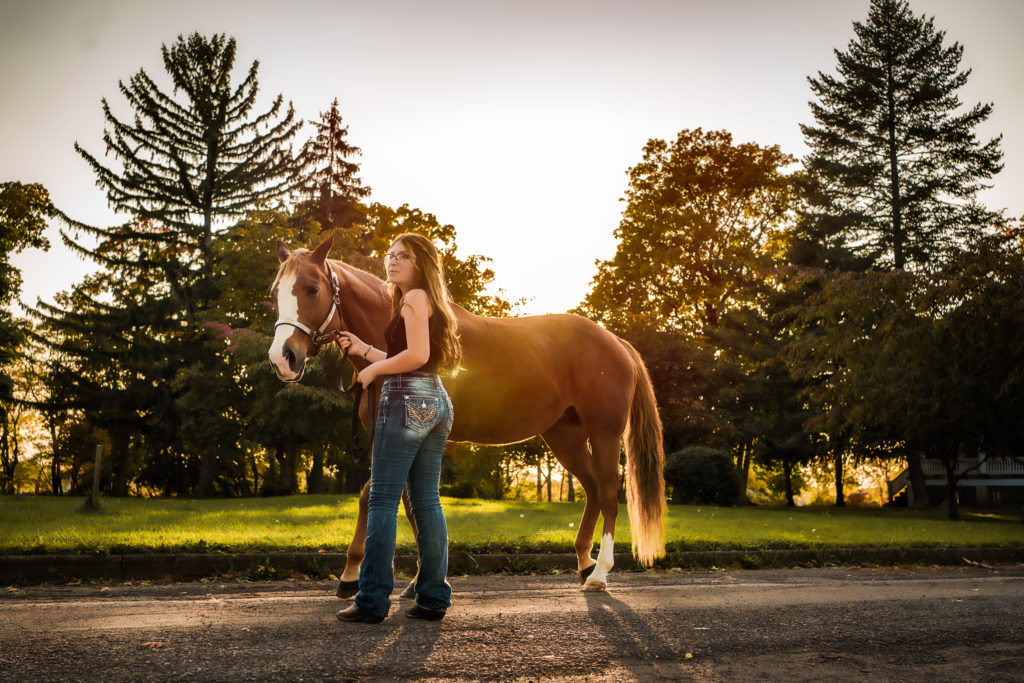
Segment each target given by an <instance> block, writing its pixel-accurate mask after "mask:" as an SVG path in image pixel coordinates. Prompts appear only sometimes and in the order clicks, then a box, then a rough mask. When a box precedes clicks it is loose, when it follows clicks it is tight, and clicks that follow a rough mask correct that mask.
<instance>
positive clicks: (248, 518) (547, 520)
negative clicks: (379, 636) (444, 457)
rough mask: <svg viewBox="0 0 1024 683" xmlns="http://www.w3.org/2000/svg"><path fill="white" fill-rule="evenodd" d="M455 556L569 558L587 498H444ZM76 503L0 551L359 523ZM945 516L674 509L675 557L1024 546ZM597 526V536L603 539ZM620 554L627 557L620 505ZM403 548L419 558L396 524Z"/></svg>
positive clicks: (179, 540)
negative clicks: (93, 507)
mask: <svg viewBox="0 0 1024 683" xmlns="http://www.w3.org/2000/svg"><path fill="white" fill-rule="evenodd" d="M442 502H443V504H444V509H445V513H446V515H447V518H448V534H449V538H450V541H451V548H452V550H453V551H455V552H458V551H467V552H476V553H484V552H492V553H497V552H518V553H536V552H572V542H573V539H574V538H575V536H576V528H577V526H578V525H579V521H580V515H581V514H582V512H583V505H582V504H581V503H533V502H529V503H528V502H516V501H488V500H475V499H470V500H466V499H459V498H444V499H442ZM81 505H82V499H81V498H51V497H32V496H29V497H25V498H23V499H21V500H18V499H15V498H12V497H0V553H3V554H18V553H83V552H182V551H188V552H196V551H198V552H204V551H224V552H268V551H315V550H319V549H321V548H323V549H325V550H327V551H330V552H336V551H340V550H343V549H344V548H345V547H346V546H347V545H348V542H349V540H350V539H351V537H352V532H353V530H354V528H355V522H356V515H357V507H356V498H355V497H354V496H290V497H282V498H244V499H228V500H202V501H200V500H164V499H151V500H144V499H114V498H106V499H103V503H102V509H101V510H100V511H99V512H82V511H80V508H81ZM962 515H963V517H964V519H963V520H962V521H959V522H950V521H947V520H945V519H944V516H945V509H935V510H927V511H914V510H905V509H877V508H834V507H806V508H716V507H694V506H683V505H670V506H669V507H668V510H667V518H666V523H665V541H666V543H667V545H668V549H669V550H670V551H684V550H711V549H763V548H821V549H831V548H843V547H882V548H884V547H899V548H907V547H957V546H964V547H986V546H987V547H1021V546H1024V524H1022V523H1021V522H1020V521H1019V518H1018V517H1017V515H1016V513H1014V512H1012V511H991V510H963V511H962ZM600 531H601V528H600V524H599V525H598V528H597V532H596V534H595V537H596V538H599V537H600ZM615 540H616V549H617V551H622V552H628V550H629V542H630V538H629V518H628V515H627V513H626V508H625V506H624V505H623V506H620V509H619V517H618V524H617V527H616V534H615ZM398 545H399V551H400V552H412V551H413V547H414V546H413V543H412V534H411V532H410V530H409V525H408V524H407V523H406V522H405V521H404V520H403V519H400V520H399V525H398Z"/></svg>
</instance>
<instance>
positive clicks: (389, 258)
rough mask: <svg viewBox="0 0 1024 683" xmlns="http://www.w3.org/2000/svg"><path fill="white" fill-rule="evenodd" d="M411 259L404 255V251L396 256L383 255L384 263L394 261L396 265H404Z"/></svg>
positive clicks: (409, 256)
mask: <svg viewBox="0 0 1024 683" xmlns="http://www.w3.org/2000/svg"><path fill="white" fill-rule="evenodd" d="M410 259H412V256H411V255H409V254H406V253H405V252H404V251H400V252H398V253H397V254H384V263H389V262H391V261H395V262H396V263H405V262H406V261H408V260H410Z"/></svg>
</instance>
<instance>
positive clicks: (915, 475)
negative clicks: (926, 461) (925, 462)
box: [907, 451, 930, 508]
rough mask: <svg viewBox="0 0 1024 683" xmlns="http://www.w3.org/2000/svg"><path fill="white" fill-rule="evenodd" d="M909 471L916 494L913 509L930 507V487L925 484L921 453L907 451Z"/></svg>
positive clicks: (911, 484) (912, 487) (912, 488)
mask: <svg viewBox="0 0 1024 683" xmlns="http://www.w3.org/2000/svg"><path fill="white" fill-rule="evenodd" d="M907 469H909V470H910V486H911V490H912V491H913V492H914V495H913V499H914V505H913V507H915V508H926V507H928V506H929V505H930V502H929V500H928V487H927V486H926V485H925V483H924V467H923V466H922V465H921V454H920V453H919V452H917V451H907Z"/></svg>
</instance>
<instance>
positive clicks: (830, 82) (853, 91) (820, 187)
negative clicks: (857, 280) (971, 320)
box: [796, 0, 1002, 269]
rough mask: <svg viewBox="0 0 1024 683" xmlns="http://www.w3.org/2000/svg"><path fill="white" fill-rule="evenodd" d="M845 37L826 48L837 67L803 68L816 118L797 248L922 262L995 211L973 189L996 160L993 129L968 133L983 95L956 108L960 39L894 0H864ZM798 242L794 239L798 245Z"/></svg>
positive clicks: (843, 260) (892, 263)
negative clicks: (837, 46) (863, 16)
mask: <svg viewBox="0 0 1024 683" xmlns="http://www.w3.org/2000/svg"><path fill="white" fill-rule="evenodd" d="M854 31H855V32H856V38H855V39H854V40H851V41H850V43H849V46H848V48H847V50H846V51H845V52H843V51H840V50H836V51H835V54H836V59H837V62H838V64H837V69H838V77H835V76H833V75H830V74H825V73H822V72H818V75H817V77H811V78H808V80H809V82H810V84H811V89H812V91H813V93H814V95H815V96H816V98H817V100H816V101H812V102H811V103H810V106H811V112H812V114H813V116H814V119H815V122H816V125H802V126H801V129H802V131H803V133H804V137H805V139H806V141H807V144H808V146H809V147H810V149H811V152H810V154H809V155H808V156H807V157H806V159H805V160H804V165H805V167H806V170H807V172H808V181H809V182H808V187H807V193H806V197H807V202H808V207H807V209H806V212H805V215H804V221H803V227H804V230H805V235H804V241H803V244H802V248H803V253H802V254H800V253H798V254H797V256H796V260H798V261H804V262H809V261H812V260H814V259H817V260H818V261H819V263H820V262H821V261H824V262H825V263H826V264H827V263H831V264H833V265H842V266H843V267H853V268H856V269H859V268H870V267H880V268H888V267H894V268H903V267H906V266H915V267H925V266H928V265H929V264H931V263H933V262H935V261H937V260H941V256H942V254H943V252H946V251H947V250H949V249H951V248H955V247H956V246H957V245H958V244H960V243H961V242H962V240H963V239H964V238H966V237H968V236H969V235H971V234H972V233H974V232H975V231H977V230H978V229H980V228H984V227H986V226H989V225H991V224H992V223H993V222H997V221H999V220H1000V216H999V214H996V213H993V212H991V211H988V210H987V209H985V208H984V207H983V206H981V205H980V204H979V203H978V201H977V199H976V196H977V194H978V192H979V191H980V190H982V189H984V188H985V187H987V186H986V185H985V181H986V180H988V179H990V178H992V177H993V176H994V175H995V174H996V173H998V172H999V170H1000V169H1001V168H1002V165H1001V163H1000V159H1001V157H1002V152H1001V151H1000V149H999V143H1000V140H1001V137H1002V136H999V137H996V138H993V139H991V140H989V141H988V142H987V143H985V144H981V143H979V141H978V140H977V138H976V136H975V132H974V131H975V128H976V127H977V126H978V125H979V124H981V123H982V122H983V121H985V120H986V119H987V118H988V117H989V115H990V114H991V113H992V105H991V104H977V105H975V106H974V107H973V108H971V109H969V110H966V111H962V110H961V102H960V100H959V98H958V96H957V91H958V90H959V89H960V88H961V87H963V85H964V84H965V83H966V82H967V78H968V76H969V75H970V70H966V71H961V70H959V65H960V60H961V57H962V55H963V48H962V47H961V46H960V45H959V44H958V43H953V45H951V46H946V45H944V42H945V32H943V31H937V30H936V29H935V26H934V23H933V19H929V18H926V17H925V16H920V17H916V16H914V15H913V14H912V12H911V10H910V7H909V5H908V4H907V3H906V2H903V1H902V0H872V2H871V8H870V10H869V12H868V18H867V21H866V22H865V23H859V22H855V23H854ZM798 251H799V250H798Z"/></svg>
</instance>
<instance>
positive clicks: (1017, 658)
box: [0, 565, 1024, 681]
mask: <svg viewBox="0 0 1024 683" xmlns="http://www.w3.org/2000/svg"><path fill="white" fill-rule="evenodd" d="M610 578H611V583H610V591H609V592H608V593H582V592H580V591H579V589H578V587H577V586H576V585H575V576H572V575H555V576H490V577H455V578H453V579H452V581H451V582H452V586H453V588H454V604H453V606H452V609H451V610H449V613H448V616H447V617H446V618H445V620H444V621H442V622H420V621H416V620H411V619H408V618H406V617H405V616H404V615H403V614H401V612H400V610H399V608H400V607H401V606H404V605H405V604H407V601H399V600H397V599H396V600H395V604H394V605H393V606H392V612H391V614H390V616H389V617H388V619H386V620H385V621H384V623H383V624H380V625H366V624H344V623H341V622H339V621H337V620H336V619H335V617H334V613H335V612H336V611H337V610H338V609H339V608H340V607H343V606H344V605H346V604H347V602H343V601H341V600H338V599H337V598H335V597H334V596H333V585H332V584H330V583H327V582H318V581H305V580H300V581H291V582H287V581H286V582H268V583H176V584H165V585H155V586H146V585H123V584H111V585H96V586H50V587H29V588H18V589H11V588H8V589H3V588H0V593H2V595H0V680H4V681H30V680H60V681H63V680H68V681H70V680H114V681H119V680H186V679H187V680H270V679H276V680H281V679H284V680H324V679H329V680H388V679H409V678H414V679H418V680H443V681H450V680H480V679H483V680H523V681H526V680H542V679H543V680H567V681H583V680H587V681H623V680H641V681H646V680H662V679H664V680H698V681H746V680H771V681H804V680H806V681H812V680H813V681H820V680H832V681H835V680H839V681H843V680H857V681H863V680H911V679H913V680H929V679H931V680H935V681H945V680H958V681H963V680H969V681H970V680H974V681H1022V680H1024V566H1020V565H1018V566H1015V567H999V568H997V569H996V570H986V569H981V568H970V569H962V570H961V569H948V568H947V569H915V570H909V569H867V568H864V569H853V568H833V569H789V570H760V571H701V572H678V571H673V572H645V573H615V574H612V576H611V577H610Z"/></svg>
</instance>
